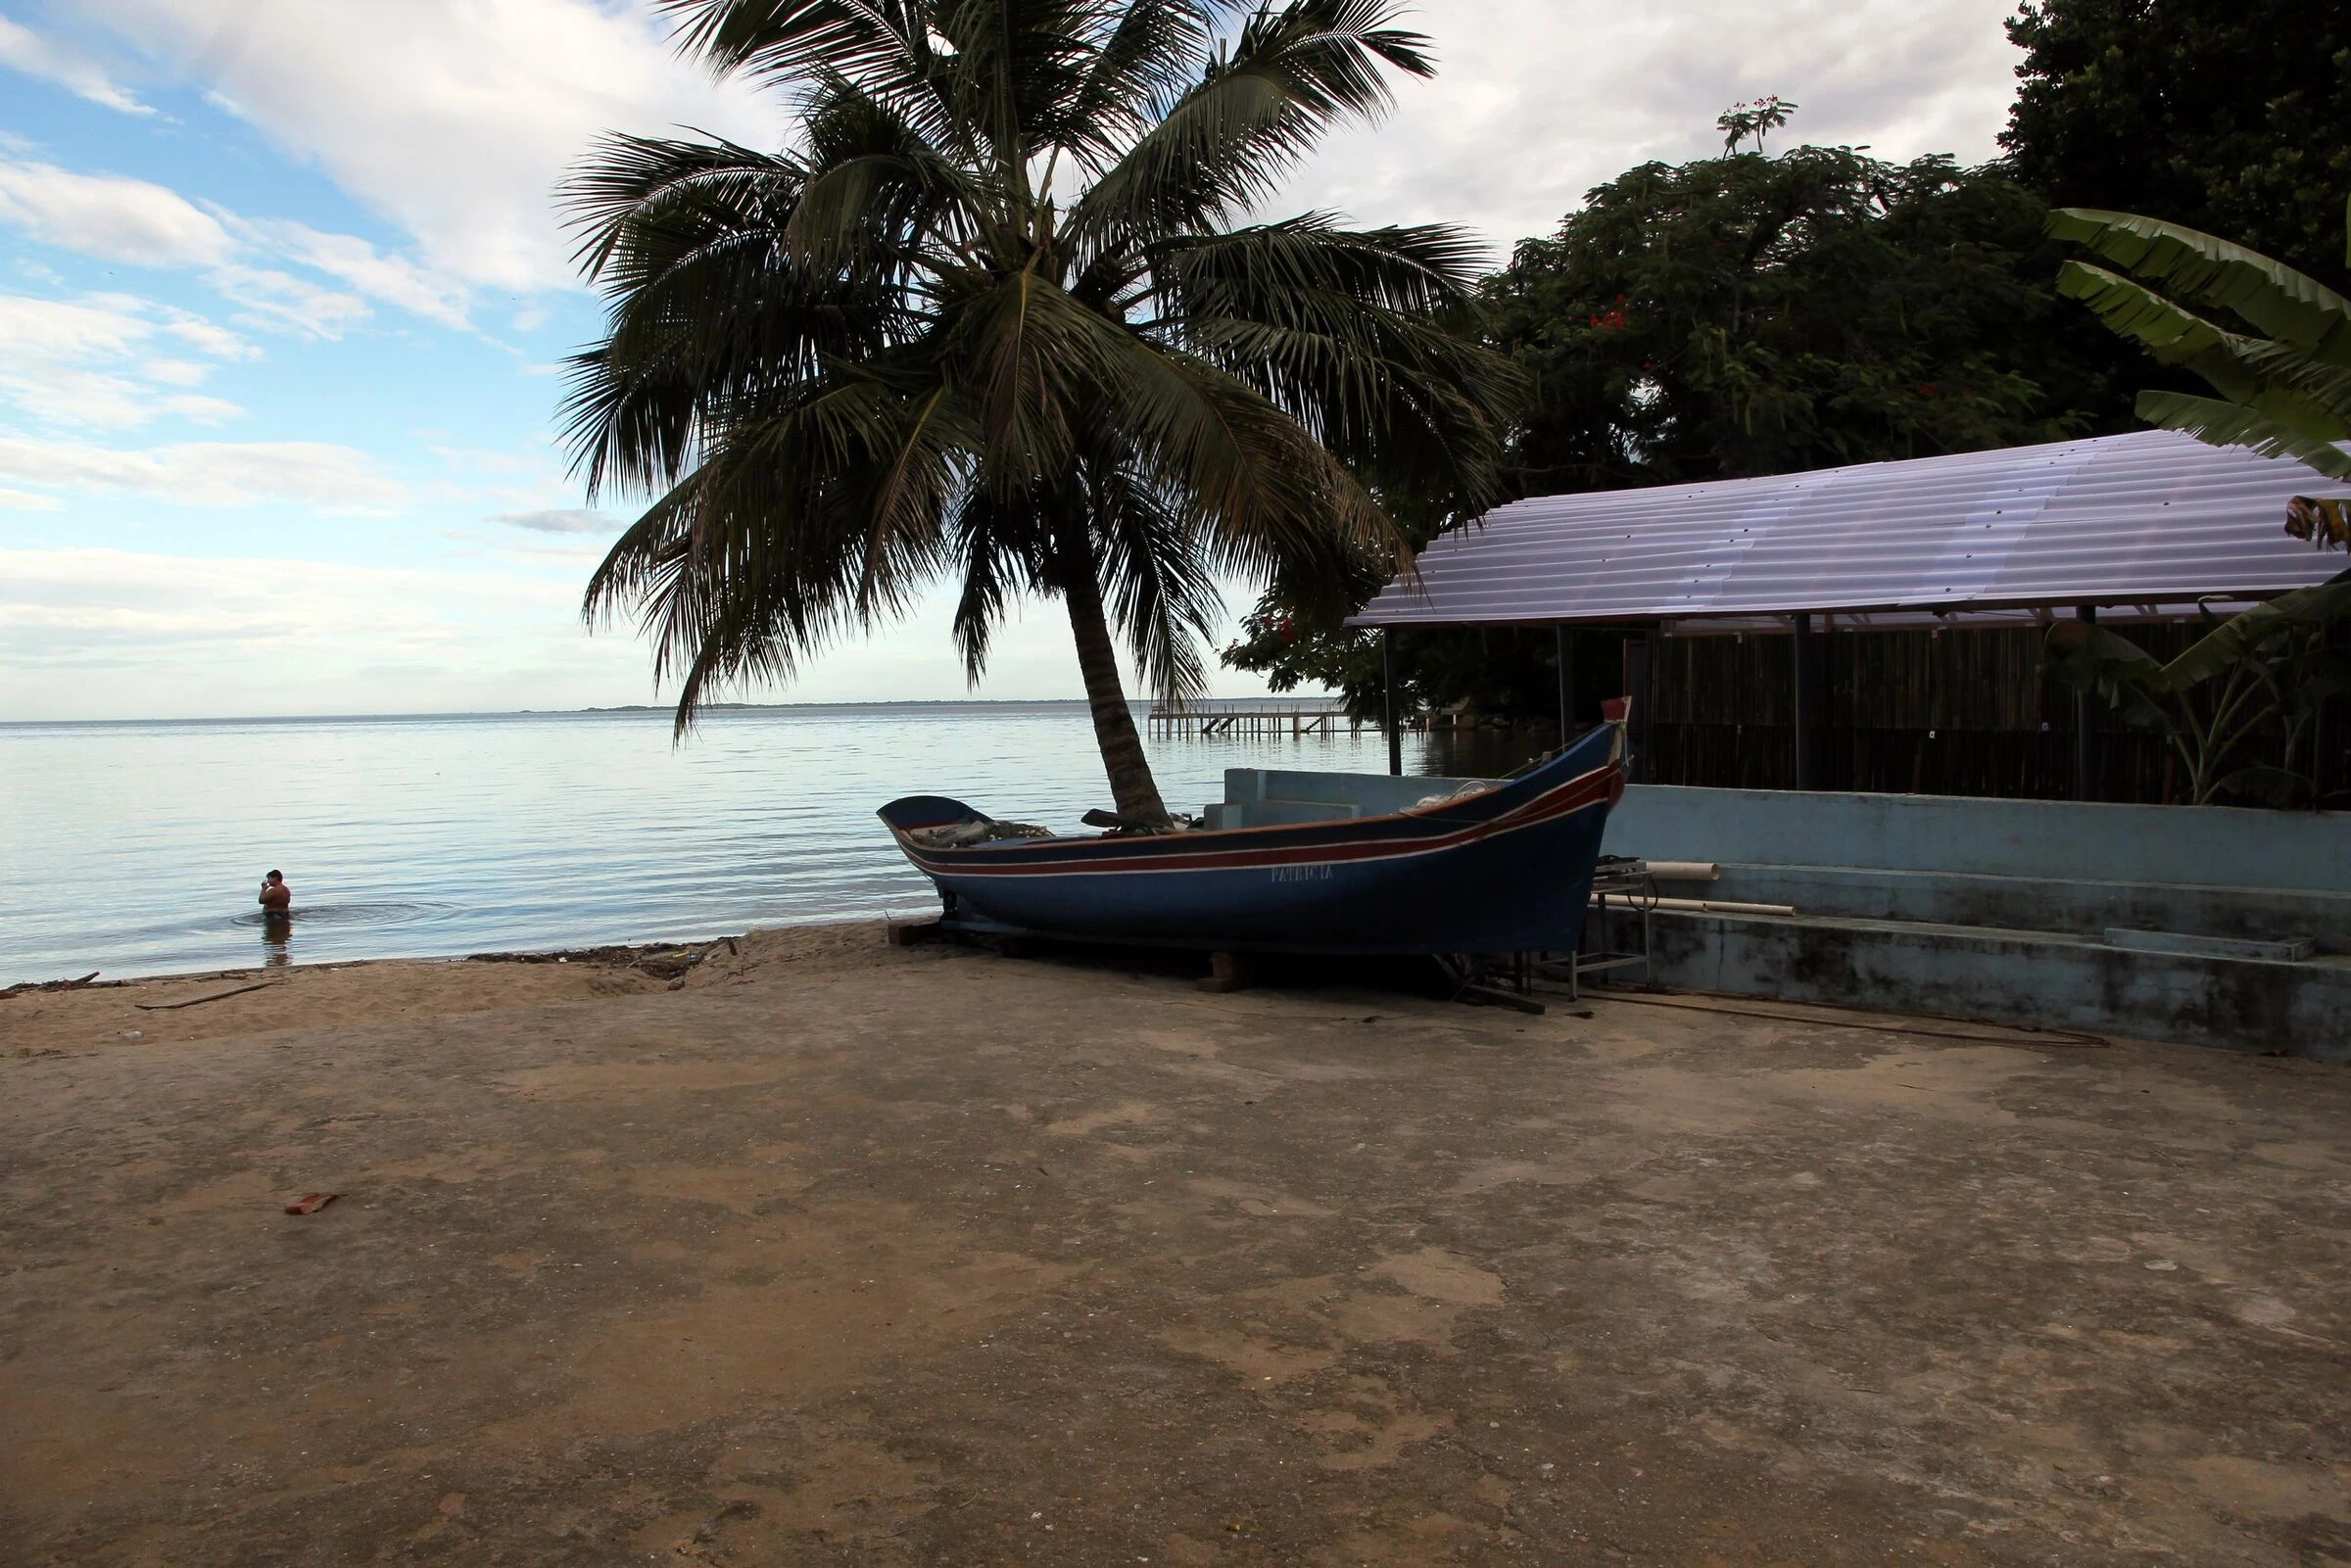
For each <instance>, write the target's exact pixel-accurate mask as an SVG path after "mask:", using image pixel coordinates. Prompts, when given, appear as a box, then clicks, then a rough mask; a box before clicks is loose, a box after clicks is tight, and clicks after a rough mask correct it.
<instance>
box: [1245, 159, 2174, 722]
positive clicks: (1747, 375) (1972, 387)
mask: <svg viewBox="0 0 2351 1568" xmlns="http://www.w3.org/2000/svg"><path fill="white" fill-rule="evenodd" d="M2045 215H2046V210H2045V208H2044V206H2043V204H2042V203H2041V202H2040V200H2039V198H2038V197H2036V196H2035V195H2033V194H2032V193H2031V192H2029V191H2027V190H2025V189H2024V188H2023V187H2022V186H2020V185H2018V184H2016V183H2014V182H2013V181H2011V180H2010V179H2008V178H2007V177H2005V176H2004V175H2003V174H2002V173H2000V172H1999V171H1996V170H1987V169H1963V168H1960V167H1958V166H1955V165H1954V164H1953V163H1952V162H1951V161H1950V160H1948V159H1946V158H1929V159H1922V160H1920V161H1918V162H1916V163H1912V164H1907V165H1897V164H1890V163H1886V162H1884V161H1881V160H1878V159H1873V158H1871V157H1869V156H1867V155H1866V154H1865V153H1862V152H1859V151H1857V150H1854V149H1851V148H1823V147H1799V148H1797V149H1795V150H1794V151H1791V152H1789V153H1786V154H1783V155H1781V156H1779V157H1777V158H1766V157H1762V156H1760V155H1757V154H1754V153H1742V154H1737V155H1734V156H1730V157H1724V158H1713V159H1705V160H1702V161H1699V162H1696V163H1691V164H1684V165H1679V166H1674V165H1665V164H1646V165H1643V166H1640V167H1638V168H1635V169H1631V170H1629V171H1628V172H1626V173H1624V174H1623V175H1620V176H1619V177H1618V178H1616V179H1615V180H1612V181H1610V182H1609V183H1608V184H1607V185H1604V186H1601V187H1600V188H1599V189H1597V190H1595V191H1593V192H1592V193H1591V194H1590V196H1589V197H1588V198H1587V199H1586V203H1585V206H1584V207H1583V209H1582V210H1581V211H1579V212H1577V213H1575V214H1571V215H1570V216H1569V217H1568V218H1567V219H1566V221H1565V222H1563V223H1562V224H1561V225H1560V227H1559V232H1558V233H1557V234H1555V235H1553V236H1551V237H1550V238H1548V239H1539V240H1528V241H1525V242H1523V243H1522V244H1521V245H1520V246H1519V247H1518V250H1517V253H1516V255H1515V256H1514V257H1513V258H1512V260H1511V263H1510V265H1509V266H1508V267H1506V268H1505V269H1504V270H1503V271H1501V272H1500V273H1498V274H1496V275H1494V276H1493V277H1491V278H1489V279H1488V280H1487V282H1486V286H1485V289H1484V294H1483V302H1482V303H1483V305H1484V308H1485V310H1486V330H1487V332H1488V333H1489V334H1490V337H1491V340H1492V341H1493V342H1494V343H1496V345H1497V346H1499V347H1501V348H1503V349H1505V350H1506V351H1507V352H1508V353H1509V354H1510V355H1511V357H1512V359H1513V360H1514V361H1515V362H1516V363H1517V364H1518V365H1519V366H1520V368H1521V369H1522V370H1523V371H1524V372H1525V373H1526V375H1527V377H1528V379H1529V382H1530V385H1531V402H1530V404H1528V406H1527V408H1526V411H1525V413H1524V415H1523V417H1522V419H1521V422H1520V424H1519V425H1518V427H1517V428H1516V430H1515V431H1514V432H1513V435H1512V439H1511V449H1510V460H1509V463H1508V466H1507V472H1506V477H1505V483H1506V485H1507V486H1508V487H1509V489H1510V490H1511V493H1513V494H1515V495H1522V496H1523V495H1557V494H1561V493H1566V492H1573V491H1583V490H1606V489H1616V488H1622V487H1629V486H1639V485H1651V484H1670V483H1686V482H1691V481H1699V480H1709V479H1726V478H1737V477H1742V476H1746V475H1753V474H1770V473H1785V472H1790V471H1794V470H1799V469H1808V468H1819V467H1827V466H1833V465H1836V464H1840V463H1853V462H1868V461H1875V460H1880V459H1887V458H1901V457H1920V456H1929V455H1934V454H1937V453H1942V452H1951V451H1974V450H1980V449H1984V448H1991V447H2004V446H2017V445H2022V444H2027V443H2031V442H2038V441H2053V440H2061V439H2064V438H2065V437H2068V436H2071V435H2076V434H2086V433H2099V432H2104V431H2108V430H2116V429H2121V428H2125V427H2126V426H2127V425H2128V424H2129V423H2130V412H2129V402H2128V399H2129V394H2130V391H2131V390H2132V389H2133V388H2134V387H2135V385H2136V384H2137V381H2138V380H2139V379H2142V378H2143V365H2142V364H2140V363H2137V362H2134V361H2133V359H2132V357H2131V356H2129V355H2128V354H2127V353H2125V352H2122V351H2120V350H2118V348H2117V346H2116V345H2115V344H2114V342H2113V341H2112V340H2111V339H2110V338H2109V337H2108V335H2107V334H2105V333H2103V332H2102V331H2100V330H2099V329H2098V328H2097V326H2096V324H2095V323H2094V322H2093V321H2091V320H2090V319H2089V318H2088V316H2087V312H2085V311H2083V310H2081V309H2079V308H2078V307H2075V306H2073V305H2072V304H2070V303H2068V302H2064V301H2061V300H2060V299H2059V298H2058V297H2057V294H2056V291H2055V288H2054V276H2055V272H2056V269H2057V264H2058V254H2059V253H2058V249H2057V247H2056V246H2054V245H2053V244H2051V243H2050V242H2048V241H2046V240H2044V239H2043V238H2042V235H2041V227H2042V222H2043V219H2044V217H2045ZM1388 509H1389V511H1390V514H1391V515H1393V516H1395V517H1396V518H1397V520H1398V521H1399V522H1400V523H1402V524H1403V525H1404V526H1405V527H1406V529H1407V531H1408V533H1410V534H1412V535H1413V536H1414V538H1415V543H1422V542H1425V540H1426V539H1428V538H1430V537H1433V535H1434V533H1435V532H1436V531H1437V530H1438V529H1439V528H1441V527H1443V526H1448V525H1450V524H1452V523H1454V522H1456V521H1459V520H1463V519H1461V518H1460V517H1459V516H1458V515H1457V513H1458V511H1459V508H1453V507H1449V506H1448V505H1447V504H1446V503H1445V502H1444V501H1443V499H1436V500H1431V501H1423V502H1421V503H1419V504H1416V505H1405V504H1391V505H1390V506H1389V508H1388ZM1377 580H1378V574H1369V580H1368V581H1367V582H1366V583H1364V584H1361V585H1359V586H1360V587H1362V588H1363V589H1364V592H1365V593H1366V594H1367V593H1368V592H1369V591H1370V590H1371V589H1373V588H1375V587H1376V586H1377ZM1337 622H1338V617H1337V616H1336V615H1331V614H1327V613H1321V614H1318V613H1315V612H1314V611H1313V610H1312V609H1311V608H1310V607H1309V606H1306V605H1304V604H1302V603H1301V602H1299V601H1298V600H1297V599H1295V598H1294V597H1290V596H1285V595H1283V594H1280V593H1279V592H1278V591H1277V592H1276V593H1275V594H1271V595H1269V596H1268V597H1267V598H1266V599H1264V600H1262V601H1261V602H1260V604H1259V605H1258V608H1257V611H1256V613H1255V614H1253V615H1252V616H1251V617H1250V619H1249V620H1248V622H1247V623H1246V624H1245V626H1244V637H1243V639H1242V640H1241V641H1239V642H1237V643H1235V644H1234V645H1233V646H1232V647H1230V648H1228V649H1227V650H1226V651H1225V661H1226V662H1227V663H1228V664H1233V665H1237V666H1239V667H1242V668H1247V669H1254V670H1260V671H1263V672H1265V673H1266V674H1267V676H1268V677H1269V679H1270V681H1271V683H1272V684H1273V685H1274V686H1275V688H1276V689H1288V688H1289V687H1290V686H1292V685H1296V684H1299V683H1311V682H1318V681H1329V682H1333V683H1334V684H1336V685H1338V686H1339V687H1341V688H1342V689H1344V690H1345V691H1346V692H1347V693H1348V695H1349V697H1350V700H1351V701H1352V702H1354V703H1355V705H1356V706H1357V707H1358V709H1359V711H1368V710H1369V709H1370V708H1371V707H1373V706H1375V705H1376V703H1377V701H1378V696H1379V659H1378V653H1377V648H1376V645H1375V642H1374V640H1373V639H1372V638H1371V637H1370V636H1369V635H1368V634H1357V633H1347V632H1344V631H1341V630H1340V629H1339V628H1338V624H1337ZM1553 645H1554V644H1553V639H1552V637H1551V635H1550V634H1548V633H1532V634H1529V633H1488V634H1482V635H1479V636H1475V637H1472V636H1470V635H1469V634H1447V633H1433V632H1430V633H1420V632H1415V633H1412V634H1409V635H1407V636H1406V637H1404V638H1403V639H1402V640H1401V648H1402V655H1403V671H1402V673H1403V675H1404V677H1405V681H1406V685H1407V689H1408V695H1409V697H1410V699H1411V700H1413V701H1414V702H1415V703H1416V704H1425V705H1447V706H1450V705H1455V704H1461V703H1467V704H1470V705H1472V706H1476V707H1480V708H1488V709H1494V710H1498V711H1515V712H1534V713H1546V712H1549V711H1551V709H1552V706H1553V703H1554V701H1555V695H1554V692H1555V689H1556V688H1555V686H1554V677H1553V674H1552V671H1553V669H1554V665H1553V662H1552V661H1553V653H1552V648H1553ZM1613 660H1614V654H1613V648H1612V646H1610V645H1608V644H1607V643H1601V644H1600V645H1596V646H1594V647H1593V648H1592V649H1591V651H1590V652H1588V653H1579V655H1578V665H1579V671H1584V672H1588V673H1589V675H1590V678H1591V679H1592V680H1594V681H1600V682H1604V683H1605V682H1607V681H1612V680H1613V679H1614V673H1613V670H1612V668H1611V666H1612V664H1613ZM1578 684H1579V686H1580V685H1582V684H1583V682H1582V681H1580V680H1579V683H1578Z"/></svg>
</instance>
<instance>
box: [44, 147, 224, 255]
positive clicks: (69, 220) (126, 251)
mask: <svg viewBox="0 0 2351 1568" xmlns="http://www.w3.org/2000/svg"><path fill="white" fill-rule="evenodd" d="M0 222H5V223H13V224H15V225H16V226H17V227H19V228H21V229H24V231H25V232H26V233H28V234H30V235H31V236H32V237H33V238H34V239H36V240H40V241H43V242H44V243H46V244H50V245H55V246H59V247H62V248H63V249H65V250H69V251H73V252H77V253H79V254H80V255H83V256H93V257H96V258H97V259H98V260H100V261H127V262H130V263H131V264H132V265H134V266H209V265H216V264H217V263H219V262H222V261H227V260H228V259H229V257H230V256H231V254H233V253H234V252H235V250H236V242H235V241H234V240H232V239H231V238H230V237H229V234H228V230H227V229H225V228H223V227H222V226H221V224H220V220H219V219H218V218H216V217H214V216H213V215H212V214H210V213H207V212H205V211H204V210H203V209H202V208H200V207H198V206H196V204H195V203H193V202H191V201H189V200H188V199H187V198H186V197H184V196H181V195H180V194H179V193H178V192H177V191H172V190H167V189H165V188H164V187H163V186H161V185H157V184H153V183H151V182H150V181H147V180H143V179H127V178H124V177H123V176H121V175H120V174H79V173H75V172H73V171H72V170H71V169H64V168H59V167H58V166H55V165H53V164H32V163H0Z"/></svg>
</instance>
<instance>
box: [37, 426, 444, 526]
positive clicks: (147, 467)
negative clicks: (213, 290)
mask: <svg viewBox="0 0 2351 1568" xmlns="http://www.w3.org/2000/svg"><path fill="white" fill-rule="evenodd" d="M0 479H6V480H13V481H15V482H16V483H18V484H21V485H36V486H39V487H41V488H43V489H47V490H63V491H69V492H81V493H86V494H96V495H115V494H122V493H125V492H128V493H132V494H137V495H145V496H152V497H155V498H157V499H162V500H168V501H170V502H173V503H175V504H178V505H182V506H255V505H266V504H271V503H277V504H287V505H296V506H304V507H309V508H311V509H312V510H315V511H319V512H325V513H384V512H393V511H397V510H399V509H400V508H401V506H402V505H404V504H405V503H406V502H407V499H408V491H407V489H406V487H404V486H403V485H402V484H401V483H400V481H399V480H397V479H395V478H394V477H392V476H391V475H390V474H387V473H386V472H384V470H383V469H382V468H381V467H379V466H378V465H377V463H376V461H375V459H374V458H372V457H370V456H368V455H367V454H366V453H365V452H362V451H355V450H354V449H352V448H350V447H337V446H332V445H329V444H327V443H324V442H315V441H250V442H197V441H191V442H177V443H173V444H171V445H168V446H162V447H150V448H146V449H143V450H137V451H126V450H121V449H117V448H108V447H97V446H90V445H86V444H82V443H76V442H60V441H33V440H29V439H27V438H24V437H22V436H6V435H0Z"/></svg>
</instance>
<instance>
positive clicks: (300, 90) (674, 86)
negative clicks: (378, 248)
mask: <svg viewBox="0 0 2351 1568" xmlns="http://www.w3.org/2000/svg"><path fill="white" fill-rule="evenodd" d="M100 20H102V21H103V22H104V23H105V24H106V25H108V26H110V27H112V28H114V29H115V30H116V31H117V32H118V33H119V34H120V35H121V37H122V38H123V39H124V40H125V42H127V43H129V44H130V45H132V46H133V47H136V48H140V49H144V50H147V51H150V52H151V53H153V54H155V55H156V56H157V57H159V59H161V60H162V61H163V62H164V63H165V64H167V65H168V66H170V67H171V68H173V69H176V70H179V71H184V72H185V73H187V74H188V75H190V76H192V77H193V78H195V79H196V80H197V81H198V82H199V83H201V84H202V85H203V86H205V87H207V88H209V89H211V90H212V92H213V94H214V96H215V99H216V102H218V103H220V104H222V105H223V106H225V107H226V108H228V109H229V110H230V111H232V112H233V113H235V114H237V115H239V116H241V117H243V118H244V119H248V120H250V121H251V122H253V123H254V124H256V125H258V126H260V127H261V128H262V129H263V130H264V131H265V132H266V133H267V134H268V135H269V136H271V137H272V138H273V139H274V140H276V142H277V143H278V144H279V145H280V146H281V147H283V148H284V149H285V150H286V151H287V152H289V153H290V154H291V155H293V156H294V157H296V158H298V159H300V160H302V161H303V162H306V163H309V164H312V165H315V166H318V167H320V168H322V169H324V170H325V171H326V172H327V174H328V175H330V176H331V177H332V178H333V179H334V180H335V182H336V183H337V184H339V185H340V186H341V187H342V188H343V189H344V190H345V191H347V192H349V193H350V194H351V195H352V196H353V197H355V198H356V199H358V200H359V201H360V202H361V203H362V204H364V205H365V206H367V207H368V208H370V209H371V210H373V211H374V212H376V213H377V214H380V215H382V216H384V217H386V218H389V219H390V220H391V221H393V222H395V223H397V224H398V225H400V227H401V228H402V229H404V230H405V231H406V232H407V233H408V234H410V235H412V236H414V237H415V239H416V241H417V243H418V245H419V246H420V248H421V251H422V262H423V264H424V265H425V266H426V267H427V268H429V269H430V270H431V271H433V272H435V273H438V274H446V275H449V276H454V277H456V278H460V279H462V280H464V281H466V282H467V283H470V284H473V285H477V286H490V287H499V288H505V289H512V290H528V289H538V288H546V287H551V286H561V285H564V284H567V283H569V282H571V281H573V280H574V278H575V277H576V274H575V272H574V271H573V269H572V266H571V263H570V259H569V258H570V250H571V247H570V244H569V242H568V241H567V240H566V239H565V238H564V236H563V234H562V231H561V228H560V225H559V222H558V220H557V216H556V213H555V210H554V205H553V200H552V188H553V186H554V184H555V182H556V181H557V180H558V179H560V178H561V177H562V175H563V174H564V172H565V171H566V170H567V169H568V168H569V167H570V166H572V165H573V163H574V162H576V161H577V160H578V159H579V158H580V157H581V156H582V155H583V154H584V153H585V152H586V151H587V150H588V147H589V144H590V143H591V142H592V141H593V140H594V139H595V138H596V137H597V136H598V135H599V134H600V133H601V132H603V131H606V130H615V129H626V130H636V131H648V132H654V133H659V132H664V131H667V130H669V129H670V128H671V127H673V126H675V125H677V124H680V123H687V124H693V125H697V126H701V127H704V128H706V129H708V130H710V131H713V132H715V133H718V134H723V135H732V136H735V137H737V138H739V139H747V140H750V141H752V142H754V143H757V142H762V141H772V140H773V139H775V136H776V134H777V128H778V127H779V125H780V124H781V121H782V114H781V105H780V102H779V101H778V100H777V99H776V98H775V97H774V96H773V95H768V96H766V97H765V98H761V97H760V96H758V95H756V94H754V93H753V92H752V91H751V90H750V89H749V88H748V87H745V86H742V85H729V86H726V87H719V86H714V85H713V84H712V83H711V82H710V80H709V78H708V76H707V75H706V74H705V73H704V72H702V71H700V70H699V69H697V68H696V67H695V66H694V65H692V64H691V63H687V62H683V61H680V60H679V59H677V57H676V55H675V52H674V51H673V50H672V48H671V46H670V41H669V24H668V23H667V22H665V21H664V20H662V19H661V18H660V17H659V16H658V15H657V14H656V9H655V6H654V4H653V3H652V0H609V3H604V4H590V3H586V0H504V3H502V4H498V5H483V4H480V3H479V0H403V3H402V4H400V5H396V6H395V5H382V4H375V3H369V0H305V3H304V4H301V5H283V6H276V7H268V8H264V7H261V6H258V5H241V6H235V7H225V8H224V7H223V6H221V5H220V4H219V3H218V0H110V3H109V4H108V5H107V6H106V7H105V8H104V15H103V17H102V18H101V19H100Z"/></svg>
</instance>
